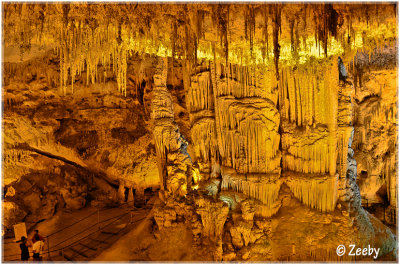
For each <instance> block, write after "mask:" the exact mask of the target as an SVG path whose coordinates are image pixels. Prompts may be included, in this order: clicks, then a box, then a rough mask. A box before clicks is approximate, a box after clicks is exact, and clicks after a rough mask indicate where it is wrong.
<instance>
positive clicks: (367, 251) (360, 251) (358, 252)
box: [336, 244, 381, 259]
mask: <svg viewBox="0 0 400 265" xmlns="http://www.w3.org/2000/svg"><path fill="white" fill-rule="evenodd" d="M348 248H349V251H348V253H347V256H372V255H373V258H374V259H376V258H377V257H378V255H379V250H381V249H380V248H372V247H371V246H370V245H368V247H366V248H357V247H356V245H355V244H350V245H349V246H348ZM336 254H337V255H338V256H340V257H341V256H343V255H344V254H346V247H345V246H344V245H339V246H338V247H337V248H336Z"/></svg>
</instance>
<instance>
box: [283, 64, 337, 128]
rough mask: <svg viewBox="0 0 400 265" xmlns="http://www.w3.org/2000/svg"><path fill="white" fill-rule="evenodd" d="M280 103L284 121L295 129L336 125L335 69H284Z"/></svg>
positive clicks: (311, 66)
mask: <svg viewBox="0 0 400 265" xmlns="http://www.w3.org/2000/svg"><path fill="white" fill-rule="evenodd" d="M280 77H281V78H280V81H279V90H280V93H279V100H280V105H281V111H280V112H281V115H282V118H283V119H287V120H289V121H291V122H295V123H296V124H297V126H307V125H308V126H312V125H314V124H318V123H321V124H326V125H330V126H331V127H334V126H335V125H336V110H337V97H338V96H337V90H338V84H339V80H338V78H339V74H338V67H337V63H336V61H335V60H333V59H332V60H330V61H329V65H328V66H323V65H307V66H298V67H295V68H291V67H290V68H289V67H287V68H284V69H282V71H281V74H280Z"/></svg>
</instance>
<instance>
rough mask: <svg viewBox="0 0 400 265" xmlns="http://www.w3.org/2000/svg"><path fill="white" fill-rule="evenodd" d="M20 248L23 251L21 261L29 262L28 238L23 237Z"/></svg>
mask: <svg viewBox="0 0 400 265" xmlns="http://www.w3.org/2000/svg"><path fill="white" fill-rule="evenodd" d="M19 247H20V249H21V260H22V261H23V262H25V261H28V260H29V249H28V240H27V239H26V237H24V236H22V237H21V244H19Z"/></svg>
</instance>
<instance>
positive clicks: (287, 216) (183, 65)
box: [2, 3, 398, 261]
mask: <svg viewBox="0 0 400 265" xmlns="http://www.w3.org/2000/svg"><path fill="white" fill-rule="evenodd" d="M396 8H397V7H396V5H392V4H364V5H359V4H346V5H345V4H293V5H292V4H251V5H237V4H229V5H219V4H188V5H185V4H177V5H166V4H165V5H152V4H151V5H148V4H143V3H139V4H136V3H131V4H121V5H115V4H105V3H104V4H90V5H88V4H78V3H72V4H66V3H63V4H54V5H44V4H23V5H22V4H5V5H4V13H3V15H4V17H3V24H4V26H3V29H4V32H3V36H4V44H3V45H4V56H3V69H4V72H3V90H2V91H3V106H4V111H3V146H4V148H3V166H4V167H3V190H4V194H5V197H4V199H3V234H4V235H5V236H8V237H11V236H12V235H13V232H12V226H13V225H14V224H15V223H18V222H22V221H24V222H26V223H27V224H28V225H27V226H28V228H33V227H34V225H35V223H36V222H38V221H40V220H41V219H47V220H52V219H51V218H52V217H53V215H55V214H56V212H57V211H60V210H61V211H64V210H68V211H72V212H74V211H77V210H79V209H82V208H85V207H87V206H93V207H110V206H121V205H122V204H124V203H125V202H129V203H130V204H131V205H132V204H133V205H135V206H136V207H143V206H144V205H145V204H146V196H147V195H148V194H150V192H151V191H150V190H152V191H153V192H154V191H157V195H154V196H155V197H157V203H155V205H154V207H153V210H152V211H151V213H150V214H149V216H147V218H144V219H145V221H143V223H142V224H141V225H139V226H138V227H137V228H136V230H133V231H131V232H129V233H127V234H126V235H125V236H124V237H123V238H121V240H120V241H117V242H116V243H115V245H114V246H113V248H110V250H105V251H104V252H103V253H102V254H101V255H100V256H98V257H97V260H99V259H100V260H107V261H117V260H118V261H124V260H125V261H126V260H132V261H133V260H146V261H147V260H149V261H167V260H168V261H210V260H213V261H246V260H247V261H339V260H344V261H348V260H354V257H350V256H343V257H338V256H337V255H336V248H337V246H338V245H339V244H343V245H346V246H347V245H348V244H351V243H355V244H356V245H357V246H358V247H367V246H368V245H371V246H373V247H376V248H378V247H379V248H381V251H380V253H379V257H378V259H379V260H390V261H394V260H397V242H396V238H395V236H394V235H393V233H392V232H391V230H390V229H389V228H388V227H387V226H385V225H384V224H383V223H381V221H379V219H380V220H382V221H384V222H385V224H386V225H390V226H391V228H392V230H393V231H394V230H395V228H396V226H397V224H396V220H397V219H396V216H397V209H398V208H397V207H398V205H397V192H398V190H397V163H398V157H397V144H398V143H397V136H398V134H397V126H398V109H397V79H398V77H397V60H396V59H397V41H398V38H397V23H396V22H397V17H396V12H397V10H396ZM155 194H156V193H155ZM121 207H122V206H121ZM363 207H365V208H366V210H365V209H364V208H363ZM368 211H370V212H371V213H372V214H373V215H371V214H370V213H369V212H368ZM382 211H383V213H384V215H382V213H381V212H382ZM126 245H128V246H129V248H127V249H125V247H126ZM119 248H120V250H119ZM112 249H113V250H112ZM122 249H125V250H122ZM189 249H192V251H191V252H189V251H188V250H189ZM119 251H120V252H121V253H118V252H119ZM357 260H365V261H369V260H373V258H371V257H364V258H361V257H360V258H357Z"/></svg>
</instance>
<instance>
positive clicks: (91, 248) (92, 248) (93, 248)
mask: <svg viewBox="0 0 400 265" xmlns="http://www.w3.org/2000/svg"><path fill="white" fill-rule="evenodd" d="M79 245H81V246H84V247H85V248H88V249H90V250H94V251H96V250H97V248H96V247H91V246H88V245H86V244H83V243H81V242H79Z"/></svg>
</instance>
